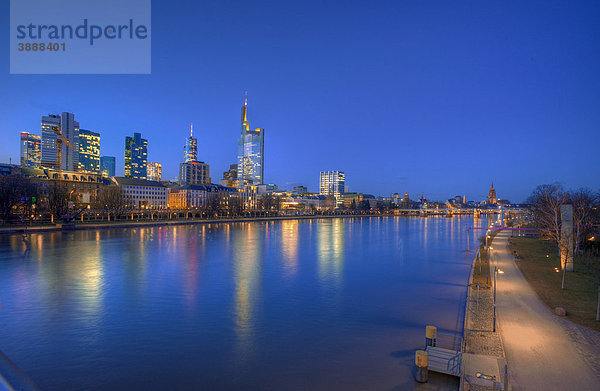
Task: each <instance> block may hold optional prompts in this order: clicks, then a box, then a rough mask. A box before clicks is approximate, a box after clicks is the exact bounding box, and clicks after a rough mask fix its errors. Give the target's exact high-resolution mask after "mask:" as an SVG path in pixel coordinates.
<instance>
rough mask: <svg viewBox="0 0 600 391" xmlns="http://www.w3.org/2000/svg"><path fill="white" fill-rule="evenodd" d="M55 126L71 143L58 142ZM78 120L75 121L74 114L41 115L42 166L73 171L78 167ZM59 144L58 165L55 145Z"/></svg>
mask: <svg viewBox="0 0 600 391" xmlns="http://www.w3.org/2000/svg"><path fill="white" fill-rule="evenodd" d="M54 128H56V129H57V130H58V131H59V132H60V133H61V134H62V135H63V137H64V138H65V139H66V140H67V141H68V142H69V144H71V147H69V146H68V145H67V143H66V142H62V143H58V144H57V142H56V139H57V138H58V137H59V136H58V135H57V133H56V131H55V129H54ZM78 139H79V122H77V121H75V114H73V113H66V112H65V113H62V114H60V115H53V114H50V115H46V116H42V143H41V146H42V162H41V165H42V166H44V167H50V168H56V169H61V170H68V171H75V170H77V169H78V168H79V146H78ZM58 145H60V146H61V162H60V167H59V166H58V162H57V159H58V153H57V146H58Z"/></svg>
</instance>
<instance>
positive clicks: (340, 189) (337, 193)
mask: <svg viewBox="0 0 600 391" xmlns="http://www.w3.org/2000/svg"><path fill="white" fill-rule="evenodd" d="M345 186H346V176H345V175H344V172H343V171H321V174H320V176H319V193H320V194H323V195H332V196H334V197H335V203H336V205H338V206H339V205H342V204H343V203H344V199H343V198H344V197H343V196H344V192H345Z"/></svg>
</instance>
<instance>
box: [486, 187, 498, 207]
mask: <svg viewBox="0 0 600 391" xmlns="http://www.w3.org/2000/svg"><path fill="white" fill-rule="evenodd" d="M497 203H498V198H496V189H494V184H493V183H492V187H491V188H490V192H489V193H488V204H492V205H496V204H497Z"/></svg>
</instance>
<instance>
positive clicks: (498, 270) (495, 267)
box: [493, 266, 504, 333]
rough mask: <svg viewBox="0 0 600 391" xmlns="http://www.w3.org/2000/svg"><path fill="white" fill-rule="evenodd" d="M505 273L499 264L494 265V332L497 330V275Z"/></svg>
mask: <svg viewBox="0 0 600 391" xmlns="http://www.w3.org/2000/svg"><path fill="white" fill-rule="evenodd" d="M497 274H504V271H503V270H502V269H498V266H494V330H493V331H494V333H495V332H496V275H497Z"/></svg>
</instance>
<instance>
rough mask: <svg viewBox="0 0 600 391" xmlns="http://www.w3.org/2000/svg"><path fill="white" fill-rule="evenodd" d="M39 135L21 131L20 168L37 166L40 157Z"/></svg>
mask: <svg viewBox="0 0 600 391" xmlns="http://www.w3.org/2000/svg"><path fill="white" fill-rule="evenodd" d="M41 147H42V138H41V136H38V135H35V134H31V133H27V132H21V168H25V167H26V168H36V167H39V165H40V162H41V158H42V152H41Z"/></svg>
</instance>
